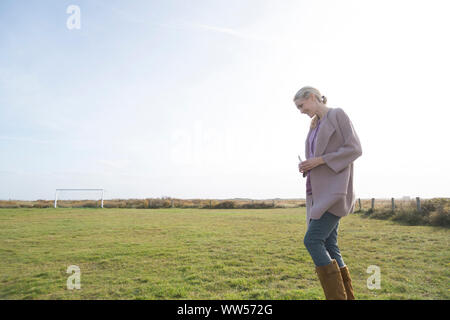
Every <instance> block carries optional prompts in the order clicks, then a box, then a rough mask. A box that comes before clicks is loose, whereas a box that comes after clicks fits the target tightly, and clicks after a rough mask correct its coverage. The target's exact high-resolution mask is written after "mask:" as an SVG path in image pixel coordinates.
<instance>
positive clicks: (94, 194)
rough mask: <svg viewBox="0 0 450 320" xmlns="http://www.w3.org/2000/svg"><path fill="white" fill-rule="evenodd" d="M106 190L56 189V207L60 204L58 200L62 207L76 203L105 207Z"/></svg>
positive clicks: (77, 204) (83, 205)
mask: <svg viewBox="0 0 450 320" xmlns="http://www.w3.org/2000/svg"><path fill="white" fill-rule="evenodd" d="M104 192H105V190H104V189H56V192H55V208H56V207H57V206H58V201H59V202H60V206H61V207H71V206H73V205H76V206H82V207H98V206H100V207H101V208H103V195H104Z"/></svg>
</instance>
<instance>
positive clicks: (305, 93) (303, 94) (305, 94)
mask: <svg viewBox="0 0 450 320" xmlns="http://www.w3.org/2000/svg"><path fill="white" fill-rule="evenodd" d="M312 94H313V95H314V96H315V98H316V100H317V101H318V102H320V103H323V104H326V103H327V97H325V96H323V95H322V94H321V93H320V91H319V90H317V89H316V88H313V87H308V86H307V87H303V88H301V89H300V90H298V91H297V93H296V94H295V96H294V101H295V100H297V99H308V98H309V97H310V96H311V95H312ZM317 121H319V117H318V116H317V115H314V117H313V118H312V119H311V125H310V129H314V128H315V127H316V126H317Z"/></svg>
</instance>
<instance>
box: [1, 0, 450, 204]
mask: <svg viewBox="0 0 450 320" xmlns="http://www.w3.org/2000/svg"><path fill="white" fill-rule="evenodd" d="M71 6H76V7H77V8H79V15H78V14H77V12H76V11H72V10H68V9H70V8H71ZM449 9H450V4H449V3H448V1H437V0H428V1H411V0H408V1H400V0H395V1H392V0H390V1H386V0H382V1H349V0H339V1H331V0H327V1H326V0H319V1H302V0H297V1H294V0H283V1H278V0H270V1H269V0H192V1H185V0H168V1H148V0H142V1H141V0H130V1H118V0H108V1H106V0H89V1H88V0H78V1H77V0H71V1H62V0H61V1H47V0H39V1H37V0H34V1H13V0H2V1H1V2H0V150H1V151H0V199H3V200H8V199H16V200H37V199H54V196H55V189H57V188H103V189H105V198H106V199H113V198H150V197H163V196H164V197H174V198H183V199H189V198H218V199H226V198H236V197H238V198H253V199H272V198H304V197H305V195H306V179H305V178H303V177H302V175H301V174H300V173H299V172H298V159H297V155H298V154H300V155H301V156H302V158H303V159H304V158H305V155H304V144H305V139H306V135H307V134H308V131H309V123H310V121H311V119H310V118H309V117H308V116H307V115H304V114H301V113H300V112H299V111H298V110H297V109H296V108H295V105H294V103H293V101H292V99H293V96H294V95H295V93H296V92H297V91H298V90H299V89H300V88H301V87H303V86H306V85H308V86H313V87H315V88H317V89H319V90H320V92H321V93H322V95H325V96H326V97H327V99H328V102H327V106H328V107H331V108H342V109H343V110H344V111H345V112H346V113H347V115H348V116H349V118H350V120H351V122H352V124H353V126H354V128H355V131H356V132H357V134H358V137H359V139H360V141H361V146H362V150H363V154H362V156H361V157H360V158H358V159H356V160H355V162H354V180H353V184H354V192H355V196H356V197H357V198H358V197H359V198H372V197H374V198H391V197H395V198H401V197H403V196H410V197H421V198H433V197H449V196H450V194H449V193H450V192H449V191H450V188H449V181H450V171H449V170H448V163H449V155H450V151H449V150H450V148H448V142H447V140H448V138H449V130H448V126H449V125H448V119H449V115H450V111H449V110H450V103H449V99H448V97H447V92H448V84H449V74H450V59H448V57H449V56H450V43H449V41H448V30H450V20H449V19H448V18H447V16H446V15H447V13H448V12H449ZM74 22H79V28H77V27H76V23H74ZM74 26H75V28H74ZM92 196H94V195H92ZM94 197H95V196H94Z"/></svg>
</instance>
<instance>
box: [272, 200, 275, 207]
mask: <svg viewBox="0 0 450 320" xmlns="http://www.w3.org/2000/svg"><path fill="white" fill-rule="evenodd" d="M272 207H274V208H275V200H272Z"/></svg>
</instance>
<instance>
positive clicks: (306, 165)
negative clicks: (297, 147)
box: [298, 157, 325, 173]
mask: <svg viewBox="0 0 450 320" xmlns="http://www.w3.org/2000/svg"><path fill="white" fill-rule="evenodd" d="M324 163H325V161H323V159H322V157H316V158H311V159H308V160H305V161H303V162H300V163H299V164H298V171H300V172H301V173H303V172H306V171H309V170H311V169H313V168H315V167H317V166H320V165H321V164H324Z"/></svg>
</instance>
